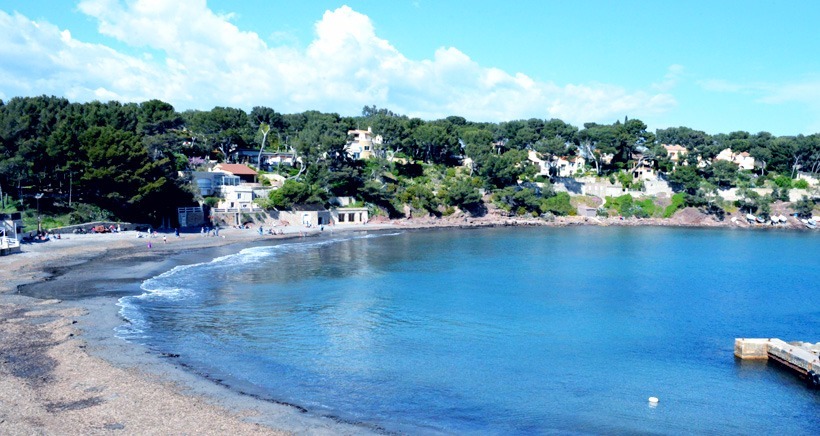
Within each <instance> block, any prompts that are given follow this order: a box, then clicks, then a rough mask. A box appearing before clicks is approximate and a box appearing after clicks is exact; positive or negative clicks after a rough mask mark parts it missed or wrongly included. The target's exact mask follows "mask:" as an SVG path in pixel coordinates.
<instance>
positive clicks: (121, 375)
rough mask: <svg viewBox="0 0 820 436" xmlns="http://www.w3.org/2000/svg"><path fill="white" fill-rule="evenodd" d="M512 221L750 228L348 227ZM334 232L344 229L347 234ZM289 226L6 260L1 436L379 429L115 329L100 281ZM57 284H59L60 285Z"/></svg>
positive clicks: (36, 247) (79, 246) (0, 307)
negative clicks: (229, 382)
mask: <svg viewBox="0 0 820 436" xmlns="http://www.w3.org/2000/svg"><path fill="white" fill-rule="evenodd" d="M790 220H793V218H790ZM508 225H510V226H512V225H552V226H572V225H604V226H606V225H622V226H633V225H666V226H698V227H712V226H722V227H748V224H745V222H740V223H733V222H731V221H730V220H729V219H727V220H725V221H723V222H717V221H714V220H713V219H712V218H710V217H706V216H703V215H702V214H699V213H696V212H692V211H688V212H687V211H684V212H683V213H680V214H679V215H678V217H677V219H673V220H656V219H655V220H653V219H647V220H636V219H627V220H621V219H618V218H606V219H601V218H582V217H559V218H557V219H556V220H555V221H554V222H551V223H547V222H545V221H544V220H526V219H514V218H501V217H486V218H478V219H474V218H466V217H450V218H448V219H443V220H440V219H410V220H398V221H386V222H379V221H378V220H374V221H371V223H369V224H367V225H364V226H352V227H348V228H347V230H384V229H414V228H427V227H483V226H508ZM789 226H790V227H792V228H800V226H799V222H794V223H791V222H790V224H789ZM330 229H331V228H325V233H326V234H329V233H330ZM332 229H333V231H335V232H339V231H342V229H341V228H339V227H335V228H332ZM285 231H286V233H287V234H286V235H282V236H275V237H274V236H260V235H259V234H258V233H257V232H256V231H255V230H239V229H227V230H223V231H221V232H220V237H202V236H200V235H199V234H185V235H183V237H182V238H176V237H174V236H173V235H172V234H169V235H168V237H167V239H168V242H167V243H164V242H163V239H162V236H160V237H158V238H154V239H150V242H151V243H152V248H150V249H149V248H148V247H147V244H148V241H149V239H145V238H142V239H138V238H137V237H136V233H135V232H123V233H120V234H103V235H69V236H67V237H65V238H63V239H61V240H52V241H48V242H44V243H39V244H29V245H24V246H23V252H22V253H18V254H14V255H10V256H5V257H0V434H4V435H5V434H108V433H116V432H125V433H128V434H192V433H196V434H280V433H298V434H362V433H369V432H379V429H373V428H368V427H364V426H358V425H353V424H348V423H342V422H338V421H337V420H334V419H332V418H328V417H318V416H312V415H310V414H309V413H304V411H303V410H300V409H299V408H298V407H291V406H288V405H283V404H277V403H275V402H270V401H262V400H258V399H255V398H252V397H250V396H247V395H242V394H237V393H236V392H234V391H232V390H229V389H227V388H225V387H222V386H219V385H218V384H215V383H211V382H208V381H206V380H205V379H204V378H202V377H198V376H196V375H192V374H190V373H188V372H186V371H184V370H183V369H182V368H180V367H179V366H178V365H175V364H174V362H173V359H163V358H162V357H161V356H155V355H152V354H151V353H147V352H146V350H144V349H142V348H140V347H139V346H136V345H133V344H129V343H126V342H125V341H122V340H119V339H116V338H114V337H113V333H112V331H111V327H112V326H113V325H116V324H117V323H119V322H121V319H119V318H118V315H117V312H116V307H115V306H114V302H115V298H114V297H113V296H104V295H103V296H100V293H99V290H94V289H90V287H92V285H93V283H99V282H100V281H102V282H104V283H106V284H109V283H121V284H122V285H123V286H128V285H130V286H133V285H134V283H139V281H140V280H141V279H144V278H147V277H150V276H151V275H154V274H156V273H158V272H161V271H163V270H167V269H170V267H171V266H173V265H174V264H178V263H182V262H190V261H193V259H195V258H197V257H196V256H197V255H199V256H200V257H201V256H202V255H203V254H202V253H203V249H207V250H206V251H205V254H204V255H210V254H213V253H215V252H216V251H215V250H231V251H236V250H237V249H238V248H239V247H243V246H248V245H253V244H260V243H266V242H269V241H270V240H271V239H274V238H280V239H281V238H300V233H301V234H304V235H305V237H314V236H317V235H320V234H321V232H319V231H318V230H317V229H304V228H298V227H290V228H285ZM197 253H199V254H197ZM186 256H187V257H186ZM134 266H138V267H134ZM54 277H57V278H56V279H54V280H52V279H53V278H54ZM32 282H40V283H43V284H42V285H40V289H41V290H40V291H39V292H42V293H43V295H42V296H43V297H47V296H48V294H49V293H52V292H56V293H57V294H58V295H73V296H74V297H84V298H77V299H76V300H75V299H65V300H58V299H40V298H32V297H26V296H22V295H19V294H18V293H17V289H18V285H23V284H26V283H32ZM49 286H50V288H49ZM107 286H108V285H107ZM113 288H116V286H114V287H113ZM58 291H59V292H58ZM132 291H133V290H132ZM60 292H62V294H60ZM86 294H87V295H86ZM95 295H97V297H94V296H95Z"/></svg>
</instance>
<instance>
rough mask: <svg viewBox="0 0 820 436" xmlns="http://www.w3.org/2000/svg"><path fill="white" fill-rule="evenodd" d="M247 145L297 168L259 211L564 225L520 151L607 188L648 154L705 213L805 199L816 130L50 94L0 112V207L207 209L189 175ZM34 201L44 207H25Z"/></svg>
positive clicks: (815, 161) (136, 212) (545, 181)
mask: <svg viewBox="0 0 820 436" xmlns="http://www.w3.org/2000/svg"><path fill="white" fill-rule="evenodd" d="M368 127H371V128H372V129H373V132H374V133H375V134H379V135H381V136H382V137H383V144H382V146H381V148H380V149H379V150H377V153H376V157H374V158H371V159H367V160H354V159H352V158H351V157H350V156H348V154H347V153H345V145H346V143H347V142H348V139H349V138H348V131H349V130H351V129H357V128H361V129H367V128H368ZM662 144H679V145H682V146H684V147H686V149H687V150H688V152H689V153H688V154H687V156H686V159H687V162H688V163H689V165H677V166H675V165H674V164H673V162H672V161H671V159H670V157H669V156H667V153H666V150H665V149H664V148H663V147H662V146H661V145H662ZM242 148H245V149H257V150H259V149H260V148H263V149H264V150H266V151H292V152H294V153H295V154H296V155H297V156H298V157H299V161H300V162H301V164H300V165H299V167H298V168H287V169H281V170H280V171H282V172H283V173H284V174H285V175H287V176H288V177H289V179H288V181H287V182H285V186H283V187H282V189H280V190H279V192H276V191H275V195H271V197H270V198H268V199H262V200H263V205H264V206H266V207H287V206H288V205H289V204H292V203H294V202H319V203H326V202H327V201H328V200H329V199H330V198H331V197H333V196H353V197H356V198H357V199H358V200H359V201H361V202H362V203H364V204H368V205H372V206H373V207H375V208H377V209H378V210H379V211H382V212H383V213H385V214H387V215H390V216H392V217H398V216H402V214H403V213H404V212H403V211H404V210H405V206H409V207H411V208H412V209H413V210H419V211H424V212H427V213H430V214H433V215H438V216H440V215H441V214H448V213H452V211H453V210H454V209H455V208H459V209H461V210H463V211H466V212H469V213H471V214H481V213H482V211H483V208H484V203H483V197H482V194H488V195H491V198H492V199H493V200H492V201H493V202H494V203H495V204H497V205H499V206H500V207H502V208H503V209H505V210H508V211H510V212H511V213H519V214H523V213H532V214H533V215H538V214H542V213H553V214H557V215H565V214H571V213H573V210H572V207H571V206H570V203H569V198H568V196H567V195H566V194H565V193H564V194H561V193H556V192H554V191H553V190H552V189H551V186H550V180H549V178H545V177H543V176H538V175H537V169H536V168H535V166H534V165H532V163H531V162H530V161H528V159H527V153H528V150H535V151H537V152H539V153H540V154H541V156H542V158H543V159H544V160H547V161H549V160H551V159H552V158H554V157H559V156H565V157H569V156H583V157H584V158H585V159H586V162H587V164H588V168H587V169H586V174H587V175H591V176H598V177H604V178H607V177H609V178H610V179H611V180H613V179H615V178H616V176H617V175H618V174H620V173H621V172H622V171H623V170H626V169H629V168H630V167H631V166H632V165H634V164H635V160H636V159H647V158H649V159H651V160H652V161H653V162H654V165H656V167H657V170H658V172H659V173H660V174H661V176H662V177H664V178H666V179H667V180H669V181H670V182H671V183H672V184H673V186H675V188H676V190H678V191H680V193H681V197H679V198H682V203H681V204H682V205H691V206H697V207H701V208H703V209H704V210H706V211H707V212H709V211H714V208H715V207H719V205H716V204H715V202H713V201H711V199H710V198H711V197H710V193H713V192H714V191H715V190H717V189H725V188H729V187H741V188H743V187H754V186H758V187H760V186H774V187H776V188H778V189H780V191H776V192H775V193H774V194H773V196H774V198H773V199H775V200H776V199H777V198H782V197H783V191H784V190H785V192H786V193H787V192H788V189H790V188H793V187H802V186H800V182H801V181H797V180H795V179H796V177H797V175H798V174H799V173H804V174H810V175H814V176H817V175H818V172H820V134H812V135H807V136H806V135H794V136H774V135H771V134H769V133H767V132H759V133H749V132H742V131H739V132H731V133H721V134H715V135H710V134H707V133H705V132H703V131H699V130H696V129H693V128H689V127H675V128H668V129H659V130H657V131H655V132H650V131H648V130H647V126H646V124H644V123H643V122H642V121H640V120H639V119H636V118H633V119H628V118H627V119H624V120H617V121H614V122H613V123H612V124H596V123H585V124H584V125H583V126H580V127H579V126H573V125H571V124H568V123H565V122H563V121H561V120H558V119H550V120H542V119H536V118H532V119H529V120H512V121H506V122H500V123H488V122H472V121H468V120H466V119H464V118H462V117H459V116H450V117H447V118H444V119H438V120H422V119H419V118H412V117H408V116H405V115H400V114H396V113H393V112H391V111H390V110H388V109H383V108H377V107H375V106H369V107H364V108H363V110H362V113H361V115H359V116H355V117H348V116H340V115H338V114H335V113H322V112H317V111H306V112H302V113H296V114H282V113H279V112H276V111H275V110H274V109H272V108H269V107H264V106H257V107H254V108H253V109H252V110H251V111H250V112H246V111H244V110H242V109H237V108H231V107H215V108H213V109H211V110H209V111H200V110H188V111H183V112H178V111H176V110H175V109H174V107H173V106H172V105H170V104H168V103H165V102H162V101H159V100H150V101H146V102H143V103H139V104H137V103H120V102H116V101H110V102H107V103H102V102H98V101H94V102H90V103H72V102H70V101H68V100H67V99H65V98H60V97H53V96H51V97H49V96H40V97H15V98H12V99H10V100H8V101H5V102H4V101H0V209H2V211H13V210H26V211H31V210H33V209H35V208H39V209H40V211H38V212H37V213H38V215H39V213H42V214H43V215H45V216H53V217H57V216H64V217H68V218H66V219H65V220H63V221H60V222H63V223H65V222H64V221H66V220H67V221H70V222H72V223H74V222H84V221H88V220H94V219H122V220H132V221H136V222H149V223H156V222H159V220H160V219H161V218H162V217H167V216H173V215H174V213H173V212H174V211H175V210H176V208H177V207H181V206H189V205H196V204H197V202H198V201H201V200H202V199H201V198H197V193H196V191H195V190H194V189H193V188H192V184H191V180H190V178H189V177H187V176H186V174H189V173H190V171H192V170H196V169H198V168H200V167H201V166H202V165H203V164H205V163H206V162H208V161H224V160H225V159H226V157H227V156H228V155H230V152H231V151H232V150H235V149H242ZM725 148H731V149H732V150H733V151H734V152H738V153H740V152H747V153H749V154H750V155H751V156H753V157H754V159H755V161H756V162H757V164H756V166H755V168H754V170H751V171H741V170H738V168H737V165H735V164H733V163H731V162H724V161H713V158H714V157H715V156H717V154H718V153H719V152H720V151H721V150H723V149H725ZM397 158H398V159H397ZM465 161H466V162H470V165H467V166H465V165H464V162H465ZM699 161H701V162H709V163H710V164H709V165H698V162H699ZM521 182H524V183H521ZM527 182H531V183H527ZM535 182H538V183H535ZM802 182H803V183H805V181H802ZM37 194H42V196H41V198H40V199H37V201H35V196H36V195H37ZM778 196H779V197H778ZM785 198H787V195H786V197H785ZM810 201H811V204H810V205H808V206H811V207H813V205H814V203H813V200H810ZM35 203H36V204H35ZM808 206H807V207H808ZM810 210H811V208H809V211H810ZM65 224H67V223H65Z"/></svg>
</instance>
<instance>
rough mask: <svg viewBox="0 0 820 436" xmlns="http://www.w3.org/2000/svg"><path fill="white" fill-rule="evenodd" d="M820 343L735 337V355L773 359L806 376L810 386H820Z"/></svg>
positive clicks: (743, 357)
mask: <svg viewBox="0 0 820 436" xmlns="http://www.w3.org/2000/svg"><path fill="white" fill-rule="evenodd" d="M818 354H820V343H817V344H811V343H804V342H792V343H789V342H786V341H783V340H780V339H777V338H769V339H760V338H756V339H747V338H737V339H735V356H737V357H739V358H741V359H755V360H765V359H772V360H774V361H776V362H778V363H780V364H782V365H784V366H785V367H787V368H789V369H791V370H792V371H795V372H796V373H798V374H799V375H800V376H801V377H805V378H806V383H807V384H808V385H809V387H813V388H820V356H818Z"/></svg>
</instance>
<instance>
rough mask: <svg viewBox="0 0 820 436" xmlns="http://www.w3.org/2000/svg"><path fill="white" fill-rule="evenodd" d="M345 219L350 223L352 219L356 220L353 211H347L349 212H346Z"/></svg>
mask: <svg viewBox="0 0 820 436" xmlns="http://www.w3.org/2000/svg"><path fill="white" fill-rule="evenodd" d="M347 220H348V221H350V222H351V223H352V222H353V221H356V219H355V218H354V217H353V213H349V214H347Z"/></svg>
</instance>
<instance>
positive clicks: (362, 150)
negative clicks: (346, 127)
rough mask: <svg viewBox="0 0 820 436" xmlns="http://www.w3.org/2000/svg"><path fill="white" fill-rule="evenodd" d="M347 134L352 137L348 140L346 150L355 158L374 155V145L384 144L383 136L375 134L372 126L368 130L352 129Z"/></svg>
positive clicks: (365, 157)
mask: <svg viewBox="0 0 820 436" xmlns="http://www.w3.org/2000/svg"><path fill="white" fill-rule="evenodd" d="M347 134H348V136H352V138H351V140H350V141H348V142H347V145H346V146H345V152H347V154H348V156H350V157H352V158H353V159H367V158H369V157H371V156H373V151H374V146H379V145H381V144H382V136H381V135H376V136H373V129H372V128H370V127H368V128H367V130H358V129H357V130H350V131H348V132H347Z"/></svg>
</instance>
